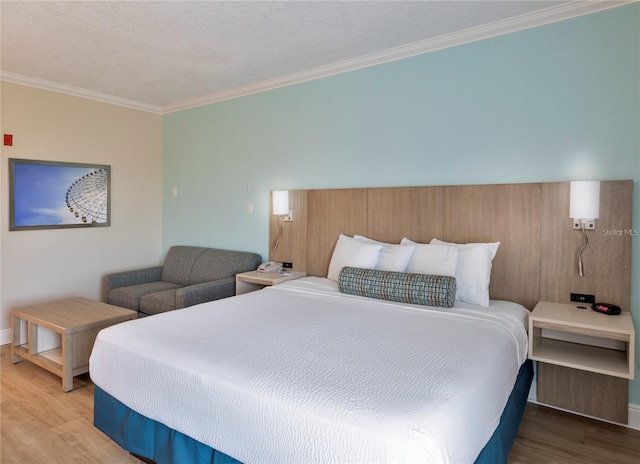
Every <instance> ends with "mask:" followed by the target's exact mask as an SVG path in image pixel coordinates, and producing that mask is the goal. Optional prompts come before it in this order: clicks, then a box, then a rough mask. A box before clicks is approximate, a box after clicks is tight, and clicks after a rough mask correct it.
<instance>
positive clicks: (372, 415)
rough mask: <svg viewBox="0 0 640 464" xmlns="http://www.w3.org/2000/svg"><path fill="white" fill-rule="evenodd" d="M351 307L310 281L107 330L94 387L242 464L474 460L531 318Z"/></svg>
mask: <svg viewBox="0 0 640 464" xmlns="http://www.w3.org/2000/svg"><path fill="white" fill-rule="evenodd" d="M456 303H457V304H456V307H455V308H451V309H444V308H431V307H425V306H418V305H409V304H400V303H394V302H388V301H382V300H374V299H369V298H362V297H356V296H351V295H343V294H341V293H340V292H339V291H338V290H337V286H336V285H335V283H333V282H331V281H328V280H327V279H322V278H314V277H309V278H305V279H300V280H297V281H290V282H287V283H284V284H281V285H278V286H276V287H271V288H266V289H264V290H261V291H257V292H253V293H248V294H245V295H241V296H237V297H234V298H228V299H225V300H219V301H216V302H212V303H205V304H202V305H198V306H194V307H191V308H187V309H182V310H179V311H172V312H168V313H164V314H161V315H157V316H153V317H148V318H144V319H138V320H135V321H131V322H127V323H123V324H119V325H117V326H114V327H111V328H108V329H105V330H103V331H101V332H100V334H99V335H98V338H97V340H96V343H95V346H94V349H93V353H92V355H91V360H90V372H91V378H92V380H93V381H94V382H95V384H96V385H98V386H99V387H100V388H102V389H103V390H104V391H106V392H107V393H109V394H110V395H112V396H113V397H115V398H117V399H118V400H120V401H121V402H122V403H124V404H125V405H127V406H129V407H130V408H132V409H134V410H135V411H137V412H139V413H141V414H143V415H144V416H146V417H149V418H151V419H155V420H157V421H159V422H161V423H163V424H165V425H167V426H169V427H171V428H173V429H175V430H178V431H180V432H182V433H184V434H186V435H189V436H191V437H193V438H195V439H196V440H198V441H200V442H202V443H205V444H207V445H209V446H211V447H213V448H215V449H218V450H220V451H222V452H224V453H226V454H228V455H230V456H232V457H234V458H236V459H238V460H240V461H242V462H246V463H254V462H261V463H265V462H274V463H275V462H277V463H284V462H289V463H310V462H314V463H318V462H341V463H346V462H350V463H351V462H367V463H369V462H389V463H390V462H393V463H399V462H420V463H428V462H438V463H442V462H473V461H474V460H475V458H476V457H477V455H478V453H479V452H480V451H481V450H482V448H483V447H484V445H485V444H486V442H487V441H488V439H489V438H490V437H491V435H492V434H493V432H494V430H495V428H496V426H497V425H498V422H499V418H500V415H501V413H502V410H503V408H504V406H505V404H506V402H507V399H508V397H509V394H510V392H511V389H512V388H513V385H514V382H515V379H516V376H517V374H518V370H519V367H520V365H521V364H522V363H523V362H524V360H525V359H526V353H527V336H526V331H525V327H526V318H527V316H528V311H527V310H526V309H525V308H523V307H522V306H519V305H516V304H514V303H507V302H499V301H492V304H491V306H490V307H489V308H477V307H474V306H471V305H466V304H460V305H459V306H458V302H456Z"/></svg>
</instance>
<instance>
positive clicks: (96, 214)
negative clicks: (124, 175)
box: [64, 169, 107, 224]
mask: <svg viewBox="0 0 640 464" xmlns="http://www.w3.org/2000/svg"><path fill="white" fill-rule="evenodd" d="M64 199H65V202H66V203H67V208H69V212H70V213H71V214H73V215H74V216H75V217H77V218H78V219H79V220H80V221H82V222H83V223H91V224H97V223H104V222H107V170H106V169H97V170H95V171H92V172H90V173H89V174H85V175H84V176H82V177H81V178H79V179H78V180H76V181H75V182H74V183H73V184H71V187H69V190H67V194H66V195H65V197H64Z"/></svg>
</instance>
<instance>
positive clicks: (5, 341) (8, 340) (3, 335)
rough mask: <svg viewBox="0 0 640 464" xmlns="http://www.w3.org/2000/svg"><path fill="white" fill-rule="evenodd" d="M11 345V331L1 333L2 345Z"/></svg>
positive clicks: (0, 340) (0, 341)
mask: <svg viewBox="0 0 640 464" xmlns="http://www.w3.org/2000/svg"><path fill="white" fill-rule="evenodd" d="M8 343H11V329H5V330H2V331H0V345H6V344H8Z"/></svg>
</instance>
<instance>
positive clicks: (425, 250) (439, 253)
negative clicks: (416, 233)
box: [400, 237, 458, 277]
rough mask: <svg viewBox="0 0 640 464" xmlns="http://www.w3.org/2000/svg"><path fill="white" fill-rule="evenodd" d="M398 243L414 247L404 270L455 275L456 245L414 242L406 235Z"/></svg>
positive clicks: (456, 262) (456, 261)
mask: <svg viewBox="0 0 640 464" xmlns="http://www.w3.org/2000/svg"><path fill="white" fill-rule="evenodd" d="M400 244H401V245H403V246H413V247H415V248H414V250H413V254H412V255H411V259H410V260H409V264H408V265H407V268H406V269H405V271H406V272H415V273H418V274H434V275H447V276H451V277H455V275H456V266H457V264H458V249H457V248H456V247H454V246H450V245H432V244H428V243H416V242H414V241H412V240H409V239H408V238H406V237H405V238H403V239H402V241H401V242H400Z"/></svg>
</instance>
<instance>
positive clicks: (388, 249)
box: [353, 235, 415, 272]
mask: <svg viewBox="0 0 640 464" xmlns="http://www.w3.org/2000/svg"><path fill="white" fill-rule="evenodd" d="M353 238H355V239H356V240H360V241H361V242H364V243H374V244H376V245H382V248H381V249H380V254H379V255H378V262H377V263H376V269H378V270H379V271H397V272H404V271H405V270H406V269H407V264H409V260H410V259H411V255H412V254H413V250H414V249H415V247H414V246H411V245H406V246H405V245H398V244H393V243H384V242H378V241H377V240H372V239H370V238H367V237H363V236H362V235H354V236H353Z"/></svg>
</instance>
